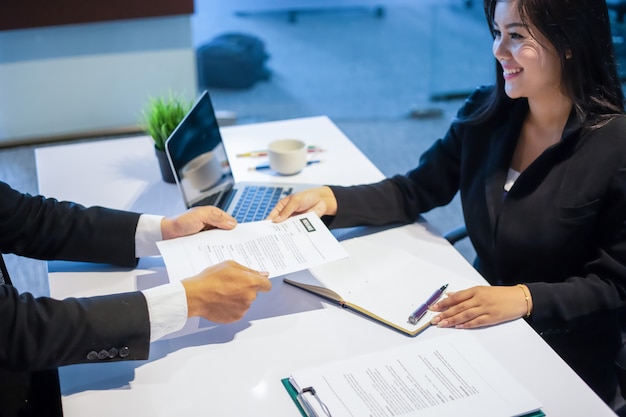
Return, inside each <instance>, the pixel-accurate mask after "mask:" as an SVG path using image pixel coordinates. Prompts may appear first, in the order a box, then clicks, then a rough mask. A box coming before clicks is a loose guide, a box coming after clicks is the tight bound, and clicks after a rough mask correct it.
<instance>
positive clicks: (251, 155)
mask: <svg viewBox="0 0 626 417" xmlns="http://www.w3.org/2000/svg"><path fill="white" fill-rule="evenodd" d="M323 151H324V150H323V149H320V148H318V147H317V146H314V145H311V146H308V147H307V152H309V153H312V152H323ZM261 156H267V151H266V150H258V151H251V152H244V153H238V154H237V157H238V158H244V157H249V158H257V157H261Z"/></svg>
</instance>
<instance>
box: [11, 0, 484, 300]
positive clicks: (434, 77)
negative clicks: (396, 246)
mask: <svg viewBox="0 0 626 417" xmlns="http://www.w3.org/2000/svg"><path fill="white" fill-rule="evenodd" d="M265 3H267V4H272V7H274V11H271V10H268V7H265V9H263V4H264V2H258V1H252V0H232V1H229V2H214V1H200V0H198V1H197V2H196V13H195V14H194V16H193V18H192V26H193V41H194V44H195V45H196V46H200V45H202V44H203V43H205V42H208V41H209V40H210V39H212V38H213V37H214V36H216V35H218V34H221V33H225V32H244V33H248V34H252V35H255V36H257V37H259V38H260V39H261V40H263V41H264V43H265V46H266V49H267V52H268V54H269V56H270V58H269V60H268V63H267V66H268V68H269V69H270V71H271V78H270V79H269V80H268V81H263V82H260V83H258V84H256V85H255V86H253V87H252V88H250V89H247V90H222V89H212V90H211V95H212V98H213V100H214V102H215V105H216V108H218V109H222V110H232V111H235V112H236V113H237V115H238V122H239V123H253V122H264V121H270V120H279V119H286V118H294V117H306V116H316V115H322V114H325V115H328V116H329V117H330V118H331V119H332V120H333V121H334V122H335V123H336V124H337V125H338V126H339V128H340V129H341V130H342V131H344V132H345V133H346V135H347V136H348V137H349V138H350V139H352V140H353V141H354V143H355V144H356V145H357V146H358V147H359V148H360V149H361V150H362V151H363V152H364V153H365V154H366V155H367V156H368V157H369V158H370V159H371V160H372V161H373V162H374V163H375V164H376V165H377V166H378V167H379V168H380V169H381V171H383V173H384V174H386V175H393V174H396V173H404V172H406V171H407V170H409V169H411V168H413V167H414V165H415V164H416V163H417V160H418V158H419V155H420V154H421V153H422V152H423V151H424V150H425V149H426V148H427V147H428V146H429V145H430V144H431V143H432V142H433V141H434V140H436V139H437V138H439V137H441V136H442V135H443V134H444V133H445V131H446V129H447V127H448V125H449V123H450V120H451V119H452V117H454V115H455V112H456V110H457V109H458V107H459V106H460V105H461V104H462V99H459V98H458V97H459V96H462V94H463V93H464V92H469V91H471V90H472V89H473V88H474V87H476V86H478V85H480V84H484V83H489V82H490V81H491V71H492V68H493V65H491V63H492V57H491V40H490V38H489V34H488V31H487V27H486V25H485V23H484V17H483V16H482V10H481V8H480V7H476V6H474V7H467V6H466V5H465V2H463V1H461V0H422V1H420V2H414V1H409V0H389V1H386V2H384V4H385V6H384V14H383V16H378V15H377V14H376V13H375V11H376V8H375V6H376V5H377V4H378V3H375V2H373V1H371V0H370V1H367V0H365V1H356V0H355V1H346V2H341V3H340V2H337V1H335V2H333V1H326V2H325V3H326V4H330V5H331V6H332V7H328V8H325V7H321V8H317V9H306V10H301V12H299V13H297V14H296V19H295V21H291V20H290V19H289V16H290V15H289V14H288V13H287V12H286V10H280V9H279V10H276V7H277V6H278V5H279V4H283V3H284V4H285V5H287V3H289V4H296V5H297V4H298V3H302V2H301V1H297V0H283V1H282V2H278V3H277V2H265ZM318 3H319V4H324V2H318ZM333 3H340V4H341V6H335V5H333ZM296 10H300V9H296ZM243 12H250V13H243ZM459 93H460V94H459ZM446 94H450V95H451V96H453V97H456V98H454V99H451V100H442V101H436V100H432V98H437V97H440V96H445V95H446ZM412 110H418V111H424V112H426V113H429V112H430V111H431V110H434V114H435V117H430V118H423V119H415V118H411V117H410V113H411V111H412ZM45 146H54V144H52V145H45ZM34 148H35V146H21V147H15V148H7V149H0V180H3V181H6V182H8V183H9V184H11V185H12V186H14V187H15V188H17V189H19V190H21V191H25V192H29V193H32V194H36V193H37V182H36V172H35V160H34ZM68 157H71V155H68ZM346 162H347V163H348V161H346ZM68 180H71V178H70V179H68ZM425 217H426V218H427V219H428V220H429V221H430V222H431V223H432V224H433V225H434V226H435V227H436V228H438V229H439V230H440V231H446V230H449V229H451V228H453V227H455V226H457V225H459V224H461V223H462V216H461V212H460V204H459V202H458V198H457V199H455V200H454V201H453V202H452V203H451V204H450V205H449V206H446V207H444V208H440V209H436V210H433V211H432V212H429V213H427V214H426V215H425ZM458 249H459V250H460V251H461V253H463V254H464V256H466V257H467V258H468V259H470V260H471V259H473V250H472V248H471V245H470V244H469V242H463V243H462V244H460V245H459V247H458ZM7 263H8V264H9V268H10V269H11V271H12V277H13V278H14V281H16V284H17V285H19V287H20V288H21V289H22V290H24V291H30V292H32V293H34V294H35V295H44V294H47V293H48V287H47V284H46V283H43V282H41V280H40V279H38V277H40V276H41V275H40V274H41V271H42V270H43V269H42V268H43V267H44V265H43V264H42V263H41V262H40V261H32V260H26V259H23V258H20V257H16V256H9V257H8V259H7Z"/></svg>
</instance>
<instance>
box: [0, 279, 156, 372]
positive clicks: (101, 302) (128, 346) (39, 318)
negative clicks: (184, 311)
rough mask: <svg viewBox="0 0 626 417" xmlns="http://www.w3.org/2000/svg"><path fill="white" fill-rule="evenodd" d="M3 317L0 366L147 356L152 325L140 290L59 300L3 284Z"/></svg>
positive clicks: (44, 365)
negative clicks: (21, 291)
mask: <svg viewBox="0 0 626 417" xmlns="http://www.w3.org/2000/svg"><path fill="white" fill-rule="evenodd" d="M0 317H2V320H1V321H0V334H1V337H2V340H3V342H2V343H1V345H2V348H1V349H0V368H4V369H10V370H39V369H47V368H51V367H55V366H59V365H69V364H74V363H82V362H103V361H117V360H123V359H147V357H148V351H149V340H150V324H149V317H148V309H147V306H146V300H145V298H144V296H143V294H142V293H141V292H132V293H124V294H114V295H107V296H101V297H90V298H81V299H75V298H68V299H66V300H62V301H61V300H54V299H51V298H46V297H41V298H37V299H35V298H34V297H33V296H32V295H30V294H21V295H20V294H18V292H17V290H16V289H15V288H13V287H11V286H9V285H0Z"/></svg>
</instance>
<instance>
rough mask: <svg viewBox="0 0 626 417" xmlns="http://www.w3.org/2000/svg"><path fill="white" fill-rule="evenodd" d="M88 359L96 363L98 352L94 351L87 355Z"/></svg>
mask: <svg viewBox="0 0 626 417" xmlns="http://www.w3.org/2000/svg"><path fill="white" fill-rule="evenodd" d="M87 359H88V360H90V361H95V360H96V359H98V352H96V351H95V350H92V351H91V352H89V353H88V354H87Z"/></svg>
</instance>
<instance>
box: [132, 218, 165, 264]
mask: <svg viewBox="0 0 626 417" xmlns="http://www.w3.org/2000/svg"><path fill="white" fill-rule="evenodd" d="M161 220H163V216H156V215H154V214H142V215H141V216H139V221H138V222H137V230H136V231H135V256H136V257H137V258H141V257H144V256H155V255H159V248H157V245H156V242H159V241H161V240H163V234H162V233H161Z"/></svg>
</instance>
